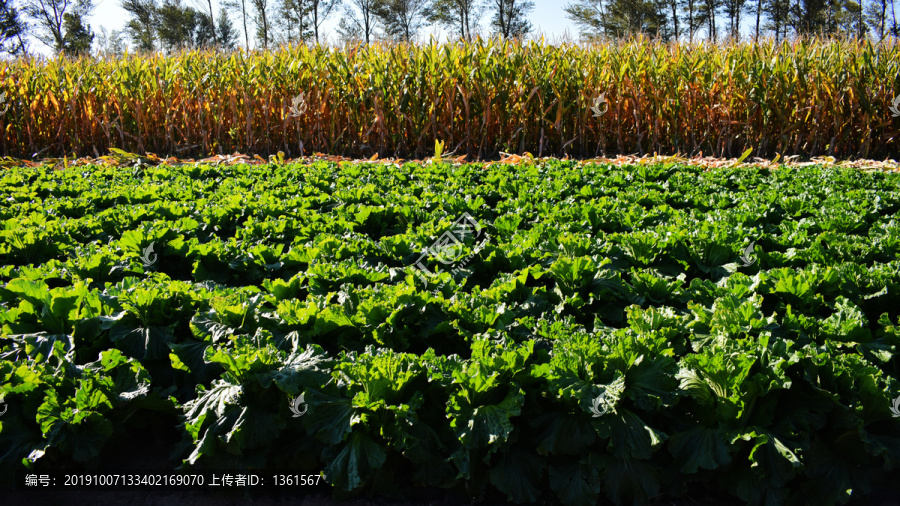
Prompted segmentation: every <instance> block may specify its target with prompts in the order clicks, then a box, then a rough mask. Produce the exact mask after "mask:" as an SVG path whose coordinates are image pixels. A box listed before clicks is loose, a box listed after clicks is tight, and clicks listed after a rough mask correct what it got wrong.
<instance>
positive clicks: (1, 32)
mask: <svg viewBox="0 0 900 506" xmlns="http://www.w3.org/2000/svg"><path fill="white" fill-rule="evenodd" d="M25 30H26V26H25V20H23V19H22V18H21V17H20V16H19V11H17V10H16V8H15V6H14V5H13V4H12V0H0V51H2V52H4V53H6V54H9V55H10V56H17V55H21V54H24V53H25V50H26V46H25Z"/></svg>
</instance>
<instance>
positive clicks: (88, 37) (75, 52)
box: [62, 12, 94, 56]
mask: <svg viewBox="0 0 900 506" xmlns="http://www.w3.org/2000/svg"><path fill="white" fill-rule="evenodd" d="M63 33H65V35H63V49H62V50H63V52H64V53H65V54H67V55H70V56H82V55H86V54H88V53H90V52H91V44H93V43H94V32H92V31H91V28H90V27H89V26H87V24H86V23H85V22H84V19H82V17H81V14H79V13H76V12H67V13H65V14H63Z"/></svg>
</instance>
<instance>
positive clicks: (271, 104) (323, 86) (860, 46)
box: [0, 39, 900, 158]
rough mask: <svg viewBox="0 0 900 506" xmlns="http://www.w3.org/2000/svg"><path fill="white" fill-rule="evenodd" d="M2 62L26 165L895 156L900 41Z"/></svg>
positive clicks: (5, 120) (4, 144)
mask: <svg viewBox="0 0 900 506" xmlns="http://www.w3.org/2000/svg"><path fill="white" fill-rule="evenodd" d="M0 65H2V66H0V93H5V96H4V98H5V103H4V104H0V110H4V109H5V112H4V113H3V115H2V117H0V126H2V136H0V150H2V152H3V154H4V155H6V156H13V157H19V158H31V157H46V156H63V155H67V156H89V155H94V156H100V154H101V153H105V152H106V151H108V150H109V149H110V148H118V149H122V150H126V151H129V152H138V153H147V152H149V153H156V154H159V155H162V154H167V155H174V156H208V155H215V154H229V153H233V152H241V153H258V154H261V155H267V154H274V153H276V152H278V151H283V152H284V153H285V154H286V155H288V156H298V155H303V154H307V155H308V154H311V153H313V152H323V153H330V154H340V155H343V156H352V157H367V158H368V157H371V156H373V155H375V154H378V155H379V156H381V157H389V156H395V157H401V158H421V157H425V156H430V155H432V154H433V153H434V145H435V141H436V140H440V141H443V142H444V143H445V145H446V146H447V148H446V149H447V151H451V150H452V152H453V153H455V154H456V155H468V156H470V157H477V158H490V157H495V156H497V155H498V154H499V153H500V152H505V153H524V152H530V153H533V154H534V155H538V156H559V157H564V156H570V157H592V156H598V155H603V156H607V155H611V154H616V153H617V154H639V155H643V154H653V153H659V154H675V153H681V154H690V155H696V154H698V153H703V154H705V155H707V156H709V155H712V156H737V155H739V154H741V153H742V152H743V151H745V150H746V149H748V148H752V149H753V153H754V156H761V157H771V156H774V155H776V154H782V155H795V154H796V155H800V156H810V157H811V156H819V155H830V156H835V157H842V158H849V157H870V158H880V157H889V156H896V154H897V153H898V152H900V144H898V136H900V117H892V114H891V111H890V110H889V107H890V106H891V102H892V100H893V99H894V97H895V96H897V95H900V77H898V76H900V45H898V44H897V43H896V42H894V43H887V44H881V45H877V46H873V45H872V44H870V43H869V42H865V41H863V42H854V41H845V40H844V41H841V40H816V39H814V40H797V41H792V42H783V43H774V42H771V41H767V42H760V43H759V44H752V43H735V44H730V45H710V44H705V43H699V44H692V45H691V44H669V45H666V44H663V43H659V42H652V41H648V40H645V39H644V40H642V39H636V40H632V41H625V42H619V43H607V44H597V45H591V46H580V45H571V44H564V45H559V46H555V45H549V44H547V43H544V42H534V41H532V42H527V43H517V42H513V41H503V42H501V41H497V40H479V41H477V42H475V43H472V44H463V43H447V44H438V43H434V42H432V43H431V44H428V45H420V46H414V45H374V46H368V47H366V46H360V47H347V48H343V49H339V48H329V47H314V48H308V47H305V46H300V47H292V48H283V49H281V50H278V51H274V52H267V53H249V54H248V53H243V52H235V53H213V52H187V53H180V54H175V55H170V56H159V55H157V56H126V57H123V58H120V59H106V60H103V59H101V60H96V59H89V58H82V59H62V58H60V59H55V60H43V61H38V60H15V61H7V62H4V63H2V64H0ZM301 93H302V94H303V95H302V96H301ZM604 101H605V103H604ZM598 104H599V105H600V109H601V112H602V114H597V113H596V112H593V111H592V109H591V108H592V106H594V107H595V108H596V106H597V105H598Z"/></svg>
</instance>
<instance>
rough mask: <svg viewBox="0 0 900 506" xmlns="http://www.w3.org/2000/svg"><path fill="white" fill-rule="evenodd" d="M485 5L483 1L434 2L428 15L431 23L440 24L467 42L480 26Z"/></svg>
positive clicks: (454, 0)
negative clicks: (473, 31) (474, 30)
mask: <svg viewBox="0 0 900 506" xmlns="http://www.w3.org/2000/svg"><path fill="white" fill-rule="evenodd" d="M484 8H485V5H484V4H483V3H482V2H481V0H432V3H431V6H430V7H429V9H428V14H426V19H427V20H428V22H429V23H438V24H440V25H441V26H444V27H445V28H447V29H448V30H450V31H451V32H456V33H457V34H458V35H459V37H460V38H461V39H463V40H465V41H467V42H471V41H472V35H473V34H472V30H473V29H476V28H477V26H478V21H479V19H480V18H481V14H482V13H483V12H484Z"/></svg>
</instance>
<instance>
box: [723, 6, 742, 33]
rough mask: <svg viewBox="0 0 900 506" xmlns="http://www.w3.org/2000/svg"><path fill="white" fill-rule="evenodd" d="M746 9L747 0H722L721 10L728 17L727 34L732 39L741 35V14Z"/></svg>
mask: <svg viewBox="0 0 900 506" xmlns="http://www.w3.org/2000/svg"><path fill="white" fill-rule="evenodd" d="M746 10H747V0H724V2H723V4H722V12H723V13H724V14H725V16H726V17H728V36H729V37H731V38H732V40H738V39H739V38H740V37H741V14H743V13H744V11H746Z"/></svg>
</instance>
